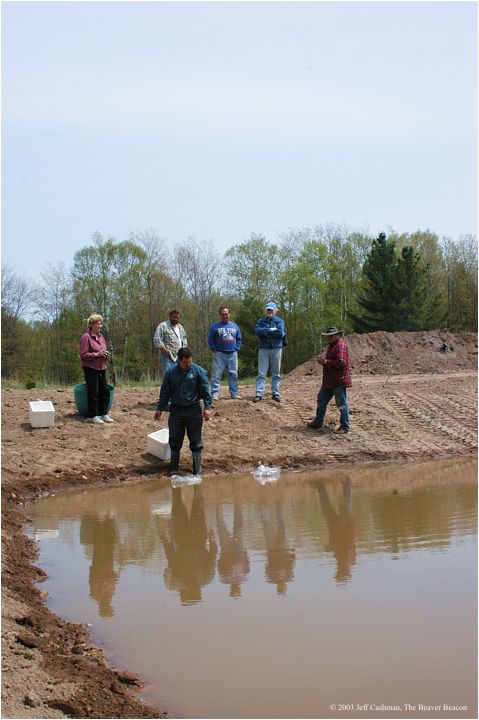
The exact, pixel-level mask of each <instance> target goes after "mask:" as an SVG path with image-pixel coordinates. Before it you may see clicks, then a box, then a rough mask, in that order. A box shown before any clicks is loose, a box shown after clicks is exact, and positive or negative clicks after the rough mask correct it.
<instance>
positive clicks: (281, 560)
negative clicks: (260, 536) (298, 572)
mask: <svg viewBox="0 0 479 720" xmlns="http://www.w3.org/2000/svg"><path fill="white" fill-rule="evenodd" d="M260 517H261V524H262V526H263V533H264V540H265V545H266V564H265V568H264V574H265V576H266V580H267V582H270V583H273V584H274V585H276V592H277V593H278V595H286V590H287V588H288V583H289V582H291V581H292V580H293V579H294V564H295V562H296V550H295V549H294V548H292V547H291V546H290V544H289V541H288V538H287V537H286V527H285V522H284V517H283V508H282V505H281V503H280V502H279V501H278V500H276V503H275V513H274V515H273V517H272V516H271V509H270V507H269V506H268V505H267V504H266V503H265V502H262V503H261V504H260Z"/></svg>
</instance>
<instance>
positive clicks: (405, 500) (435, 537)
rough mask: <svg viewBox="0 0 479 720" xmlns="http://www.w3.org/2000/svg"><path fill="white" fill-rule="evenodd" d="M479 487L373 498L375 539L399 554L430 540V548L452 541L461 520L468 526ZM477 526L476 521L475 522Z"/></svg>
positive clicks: (439, 546)
mask: <svg viewBox="0 0 479 720" xmlns="http://www.w3.org/2000/svg"><path fill="white" fill-rule="evenodd" d="M476 499H477V488H476V487H474V486H472V485H471V486H466V487H462V488H457V487H454V486H452V487H451V488H441V489H435V490H434V492H431V489H430V488H429V489H428V488H424V489H421V490H419V491H416V492H414V493H413V494H410V495H396V494H391V495H377V496H373V497H371V499H370V510H371V515H372V517H373V520H374V527H375V540H376V542H378V541H380V540H381V541H382V544H383V545H386V548H387V550H388V551H389V552H391V553H393V554H397V553H399V552H401V551H405V550H409V549H412V548H414V547H416V546H417V545H418V543H424V541H427V545H428V547H430V548H442V547H445V546H447V545H449V544H450V542H451V538H452V536H453V535H455V534H456V533H457V531H458V524H459V525H460V524H461V523H463V524H464V525H465V528H468V527H469V525H470V523H471V516H470V510H471V508H475V506H476ZM472 526H473V527H474V526H475V523H472Z"/></svg>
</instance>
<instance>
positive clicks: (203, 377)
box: [156, 363, 211, 412]
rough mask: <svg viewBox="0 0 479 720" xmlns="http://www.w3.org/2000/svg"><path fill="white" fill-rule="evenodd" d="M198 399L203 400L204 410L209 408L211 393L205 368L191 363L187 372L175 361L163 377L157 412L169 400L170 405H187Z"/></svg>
mask: <svg viewBox="0 0 479 720" xmlns="http://www.w3.org/2000/svg"><path fill="white" fill-rule="evenodd" d="M200 399H201V400H203V402H204V406H205V410H210V409H211V393H210V384H209V382H208V375H207V374H206V370H203V368H202V367H201V366H200V365H195V363H193V364H192V366H191V367H190V369H189V370H188V372H182V370H181V369H180V366H179V365H178V363H177V364H176V365H174V366H173V367H172V368H170V369H169V370H168V372H167V373H166V375H165V377H164V379H163V382H162V385H161V389H160V399H159V400H158V405H157V408H156V409H157V410H158V411H159V412H162V411H163V410H166V409H167V408H168V401H169V400H171V404H172V405H180V406H181V407H187V406H188V405H196V403H199V401H200Z"/></svg>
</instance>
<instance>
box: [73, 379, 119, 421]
mask: <svg viewBox="0 0 479 720" xmlns="http://www.w3.org/2000/svg"><path fill="white" fill-rule="evenodd" d="M108 390H109V391H110V402H109V403H108V408H107V412H110V408H111V406H112V405H113V396H114V394H115V388H114V387H113V385H108ZM73 396H74V398H75V405H76V406H77V410H78V412H79V414H80V415H81V416H82V417H88V396H87V394H86V383H80V385H75V386H74V388H73Z"/></svg>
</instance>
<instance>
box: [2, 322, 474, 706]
mask: <svg viewBox="0 0 479 720" xmlns="http://www.w3.org/2000/svg"><path fill="white" fill-rule="evenodd" d="M443 342H445V343H447V345H448V348H449V352H448V353H444V352H441V349H440V348H441V346H442V344H443ZM347 344H348V346H349V348H350V351H351V363H352V368H353V388H352V390H351V391H350V394H349V397H350V408H351V424H352V431H351V433H350V434H348V435H343V434H336V433H335V432H334V430H335V428H336V427H337V424H338V423H337V420H338V417H337V416H338V413H337V410H336V408H335V407H334V406H333V405H332V404H331V405H330V408H329V409H328V414H327V416H326V425H325V428H324V429H323V432H322V433H318V431H315V430H310V429H308V428H307V427H306V425H305V422H306V421H307V420H309V419H311V418H312V416H313V415H314V409H315V398H316V394H317V391H318V389H319V385H320V381H321V372H320V367H319V366H318V365H317V363H316V362H315V360H314V359H311V360H310V361H308V362H307V363H305V364H304V365H302V366H300V367H298V368H296V369H295V370H294V371H293V372H292V373H290V374H289V375H288V376H287V377H285V378H284V380H283V384H282V402H281V404H278V403H275V402H273V401H272V400H271V398H270V397H269V396H267V395H265V397H264V399H263V400H262V402H261V403H259V404H257V405H255V404H253V403H252V399H253V397H254V388H253V387H244V388H242V391H241V395H242V399H241V400H236V401H233V400H229V399H226V398H227V392H226V391H225V389H223V390H222V393H223V396H224V398H225V399H220V400H219V401H218V402H217V403H216V404H215V410H214V414H213V417H212V419H211V421H210V422H209V423H206V424H205V426H204V442H205V449H204V452H203V467H204V474H205V475H212V474H218V473H223V472H231V471H239V470H250V469H252V468H253V467H254V466H256V465H257V464H259V463H263V464H267V465H268V464H269V465H276V466H280V467H281V468H283V469H286V468H289V469H298V468H301V467H306V466H310V467H312V466H314V467H331V466H334V465H342V464H352V463H367V462H371V461H375V462H377V461H391V460H403V461H407V460H417V459H427V458H437V457H447V456H454V455H456V456H458V455H474V454H476V453H477V432H476V418H477V392H476V390H477V335H476V334H463V335H451V334H449V333H446V332H442V333H395V334H391V333H372V334H369V335H351V336H350V337H349V338H348V339H347ZM2 396H3V398H2V399H3V413H2V444H3V482H2V519H3V522H2V550H3V552H2V607H3V611H2V656H3V661H2V662H3V673H2V715H3V717H5V718H7V717H8V718H47V717H48V718H56V717H65V716H68V717H82V718H90V717H93V718H144V717H145V718H147V717H164V716H166V713H165V712H164V711H163V710H161V709H154V708H150V707H148V706H146V705H145V704H143V703H141V702H140V701H139V700H138V699H137V697H136V696H135V687H140V686H141V680H140V679H139V678H137V677H135V676H134V675H131V674H127V673H124V672H122V671H121V669H114V668H109V667H108V666H107V664H106V662H105V660H104V658H103V654H102V652H101V650H99V649H98V648H95V647H94V646H93V645H92V643H91V638H90V637H89V635H88V628H87V627H85V626H83V625H75V624H72V623H67V622H64V621H63V620H62V619H60V618H58V617H57V616H55V615H53V614H52V613H50V612H49V611H48V610H47V609H46V607H45V605H44V593H42V590H41V581H42V579H44V573H43V571H42V570H41V569H39V568H37V567H35V565H34V562H35V557H36V548H35V544H34V543H33V542H31V541H30V540H28V539H27V537H26V536H25V535H24V529H25V525H26V523H27V522H28V516H27V513H26V510H25V507H24V505H25V502H26V501H27V500H30V499H32V498H36V497H40V496H41V495H44V494H48V493H52V492H55V493H57V492H58V491H60V490H62V491H63V490H65V491H68V489H74V488H78V487H79V486H88V485H90V486H91V485H109V484H118V483H134V482H141V481H142V480H143V479H144V478H145V476H146V477H148V476H152V475H154V474H157V473H164V472H165V467H166V464H165V463H162V462H161V461H160V460H158V459H156V458H154V457H152V456H151V455H148V454H147V453H146V436H147V434H148V433H150V432H153V431H154V430H157V429H159V427H160V426H165V423H162V424H160V425H159V424H158V423H156V422H155V421H154V420H153V413H154V410H155V406H156V400H157V396H158V391H157V389H148V388H141V389H131V388H116V390H115V401H114V405H113V409H112V411H111V414H112V415H113V417H114V419H115V423H114V424H111V425H103V426H95V425H90V424H87V423H85V422H84V421H83V420H82V419H81V418H80V417H79V416H78V415H77V413H76V407H75V404H74V400H73V391H72V390H70V389H59V390H55V391H48V392H46V391H39V390H35V389H34V390H29V391H27V390H5V391H3V393H2ZM37 399H41V400H48V399H49V400H52V401H53V403H54V405H55V410H56V416H55V425H54V427H52V428H42V429H32V428H31V427H30V425H29V423H28V402H29V401H30V400H37ZM185 446H186V443H185ZM89 457H93V458H94V461H93V462H91V461H88V458H89ZM190 465H191V457H190V454H189V451H188V450H187V447H186V449H185V450H184V452H183V453H182V469H184V470H185V471H189V470H190Z"/></svg>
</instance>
